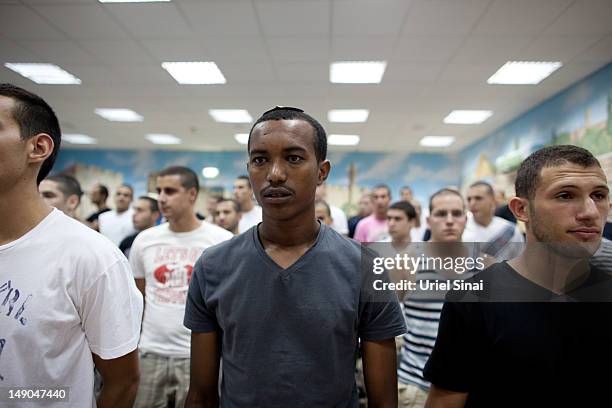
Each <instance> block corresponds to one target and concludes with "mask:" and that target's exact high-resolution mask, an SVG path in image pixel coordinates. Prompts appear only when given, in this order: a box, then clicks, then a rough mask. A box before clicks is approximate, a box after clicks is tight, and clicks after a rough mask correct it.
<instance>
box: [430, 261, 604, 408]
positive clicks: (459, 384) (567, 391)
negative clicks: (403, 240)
mask: <svg viewBox="0 0 612 408" xmlns="http://www.w3.org/2000/svg"><path fill="white" fill-rule="evenodd" d="M480 279H482V280H483V282H484V287H485V288H488V289H485V291H484V292H483V293H481V294H475V292H470V293H462V294H461V293H458V292H453V293H449V296H448V297H447V302H446V303H445V305H444V308H443V310H442V315H441V320H440V326H439V331H438V337H437V340H436V344H435V347H434V350H433V352H432V354H431V356H430V358H429V360H428V362H427V365H426V366H425V370H424V376H425V378H426V379H427V380H428V381H430V382H432V383H433V384H435V385H436V386H438V387H440V388H443V389H447V390H451V391H456V392H467V393H468V400H467V403H466V407H487V408H489V407H506V406H508V407H510V406H511V407H531V406H538V407H546V406H550V407H552V406H554V407H559V406H580V407H590V406H610V405H611V404H612V397H611V396H610V394H609V392H608V389H609V387H610V385H609V383H610V381H609V379H608V378H609V375H608V373H609V372H610V369H611V368H612V302H578V301H577V299H581V298H583V299H584V298H587V299H589V297H590V296H591V295H592V293H593V290H594V289H597V293H598V294H599V295H601V294H602V293H604V294H605V293H607V294H608V298H611V297H612V296H611V294H612V278H611V277H610V276H609V275H606V274H604V273H602V272H601V271H599V270H597V269H592V270H591V273H590V275H589V277H588V279H587V280H586V282H585V283H584V284H583V285H582V286H581V287H580V288H578V289H577V290H575V291H572V292H570V293H568V294H567V295H566V296H556V295H555V294H554V293H552V292H549V291H547V290H546V289H544V288H542V287H540V286H538V285H536V284H534V283H532V282H531V281H529V280H527V279H525V278H524V277H522V276H521V275H519V274H518V273H517V272H516V271H515V270H514V269H513V268H512V267H510V266H509V265H508V264H507V263H505V262H504V263H499V264H495V265H493V266H492V267H491V268H489V269H487V270H485V271H483V272H482V273H480V274H479V275H477V276H476V277H474V278H472V279H471V280H472V281H478V280H480ZM470 296H471V300H473V301H470V302H466V301H465V300H466V299H468V298H470ZM534 298H538V299H541V300H542V301H540V302H526V301H509V300H511V299H518V300H520V299H522V300H527V299H534ZM497 299H504V300H506V301H503V302H496V301H495V300H497ZM545 299H548V301H546V300H545ZM591 299H592V298H591ZM451 300H452V301H451ZM576 404H577V405H576Z"/></svg>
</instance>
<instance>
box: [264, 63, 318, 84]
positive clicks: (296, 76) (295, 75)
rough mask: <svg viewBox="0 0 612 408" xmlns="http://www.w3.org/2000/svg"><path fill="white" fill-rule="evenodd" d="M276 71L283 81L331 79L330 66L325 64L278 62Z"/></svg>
mask: <svg viewBox="0 0 612 408" xmlns="http://www.w3.org/2000/svg"><path fill="white" fill-rule="evenodd" d="M276 71H277V72H278V78H279V80H281V81H319V82H323V83H325V84H327V83H328V81H329V67H328V66H326V65H324V64H304V63H301V64H297V63H294V64H287V63H282V64H277V66H276Z"/></svg>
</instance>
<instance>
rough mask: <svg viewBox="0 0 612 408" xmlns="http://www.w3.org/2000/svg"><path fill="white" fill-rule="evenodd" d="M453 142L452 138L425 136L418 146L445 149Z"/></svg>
mask: <svg viewBox="0 0 612 408" xmlns="http://www.w3.org/2000/svg"><path fill="white" fill-rule="evenodd" d="M454 142H455V138H454V137H453V136H425V137H424V138H422V139H421V141H420V142H419V144H420V145H421V146H425V147H447V146H450V145H452V144H453V143H454Z"/></svg>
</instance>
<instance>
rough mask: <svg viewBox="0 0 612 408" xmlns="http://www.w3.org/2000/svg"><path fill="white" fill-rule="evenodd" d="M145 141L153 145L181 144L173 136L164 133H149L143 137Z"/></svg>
mask: <svg viewBox="0 0 612 408" xmlns="http://www.w3.org/2000/svg"><path fill="white" fill-rule="evenodd" d="M145 139H147V140H148V141H149V142H151V143H153V144H158V145H174V144H181V143H182V142H183V141H182V140H181V139H180V138H178V137H176V136H174V135H168V134H164V133H149V134H148V135H146V136H145Z"/></svg>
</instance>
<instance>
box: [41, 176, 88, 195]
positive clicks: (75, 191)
mask: <svg viewBox="0 0 612 408" xmlns="http://www.w3.org/2000/svg"><path fill="white" fill-rule="evenodd" d="M45 180H49V181H54V182H56V183H57V184H58V188H59V189H60V191H61V192H62V194H64V196H66V197H70V196H71V195H76V196H77V197H78V198H79V201H81V196H82V195H83V190H81V184H80V183H79V181H78V180H77V179H76V178H74V177H72V176H70V175H68V174H58V175H55V176H49V177H47V178H45Z"/></svg>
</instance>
